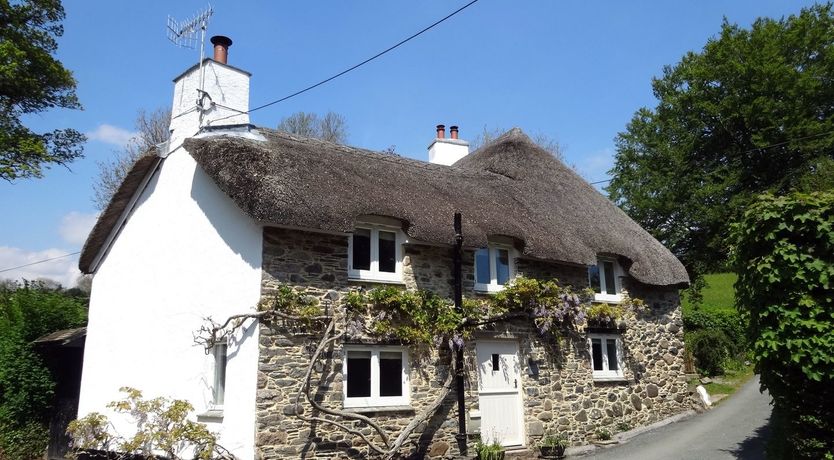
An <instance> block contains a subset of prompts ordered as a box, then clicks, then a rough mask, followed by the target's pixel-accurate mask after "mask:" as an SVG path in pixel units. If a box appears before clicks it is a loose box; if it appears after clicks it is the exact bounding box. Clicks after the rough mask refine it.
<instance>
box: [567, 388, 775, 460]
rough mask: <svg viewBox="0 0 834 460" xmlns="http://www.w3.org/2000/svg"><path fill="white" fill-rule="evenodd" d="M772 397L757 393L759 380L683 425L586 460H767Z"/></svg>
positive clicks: (596, 454) (599, 450)
mask: <svg viewBox="0 0 834 460" xmlns="http://www.w3.org/2000/svg"><path fill="white" fill-rule="evenodd" d="M769 419H770V396H769V395H768V394H767V393H764V394H762V393H759V378H758V376H756V377H754V378H753V379H751V380H750V381H749V382H748V383H747V384H745V385H744V386H743V387H742V388H740V389H739V390H738V391H737V392H736V393H735V394H734V395H733V396H731V397H729V398H727V399H725V400H724V401H722V403H721V404H720V405H719V406H717V407H716V408H714V409H712V410H710V411H709V412H706V413H704V414H700V415H697V416H694V417H690V418H688V419H686V420H683V421H681V422H677V423H672V424H670V425H666V426H663V427H661V428H658V429H657V430H654V431H650V432H648V433H645V434H642V435H639V436H636V437H634V438H631V440H629V441H628V442H627V443H625V444H621V445H617V446H614V447H610V448H607V449H597V450H596V451H594V452H593V453H589V454H587V455H584V456H582V457H579V458H582V459H583V460H584V459H588V460H607V459H612V460H613V459H618V460H626V459H635V460H637V459H640V460H655V459H656V460H667V459H681V460H718V459H721V460H724V459H744V460H754V459H756V460H758V459H763V458H765V455H764V446H765V444H766V443H767V438H768V435H769V428H768V420H769Z"/></svg>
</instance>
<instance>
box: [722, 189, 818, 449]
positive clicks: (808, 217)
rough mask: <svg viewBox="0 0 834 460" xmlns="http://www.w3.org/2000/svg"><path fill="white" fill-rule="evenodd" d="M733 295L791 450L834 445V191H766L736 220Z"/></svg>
mask: <svg viewBox="0 0 834 460" xmlns="http://www.w3.org/2000/svg"><path fill="white" fill-rule="evenodd" d="M733 238H734V241H735V245H736V246H735V252H734V261H735V264H736V271H737V273H738V276H739V278H738V282H737V283H736V299H737V300H736V301H737V306H738V308H739V310H740V311H741V312H742V314H743V315H744V317H745V318H746V319H747V320H748V325H749V326H748V333H749V337H750V340H751V344H752V353H753V356H754V358H755V360H756V367H757V371H758V372H759V373H760V374H761V382H762V386H763V387H765V388H767V389H768V391H769V392H770V394H771V396H772V397H773V400H774V406H775V409H776V410H777V411H778V414H779V416H780V417H783V420H782V422H783V423H784V426H785V432H784V435H785V436H786V439H787V441H786V442H788V444H789V445H790V446H791V447H790V449H789V450H790V451H791V452H792V455H795V456H796V457H800V458H821V457H822V456H823V453H825V452H834V406H832V404H831V401H832V400H834V354H832V353H831V350H834V193H832V192H825V193H812V194H803V193H794V194H790V195H787V196H782V197H776V196H773V195H767V194H766V195H763V196H761V197H759V199H758V200H757V201H756V202H755V203H754V204H753V205H752V206H750V208H749V209H748V210H746V211H745V212H744V215H743V217H742V219H741V220H740V221H739V222H738V223H736V224H735V225H734V226H733Z"/></svg>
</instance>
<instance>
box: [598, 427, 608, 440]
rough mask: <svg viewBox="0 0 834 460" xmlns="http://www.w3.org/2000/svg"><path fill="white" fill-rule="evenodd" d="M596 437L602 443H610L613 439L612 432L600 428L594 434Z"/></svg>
mask: <svg viewBox="0 0 834 460" xmlns="http://www.w3.org/2000/svg"><path fill="white" fill-rule="evenodd" d="M594 436H596V438H597V439H598V440H600V441H608V440H610V439H611V432H610V431H608V430H606V429H605V428H599V429H597V430H596V431H595V432H594Z"/></svg>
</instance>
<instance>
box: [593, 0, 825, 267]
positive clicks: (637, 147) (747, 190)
mask: <svg viewBox="0 0 834 460" xmlns="http://www.w3.org/2000/svg"><path fill="white" fill-rule="evenodd" d="M832 43H834V14H832V6H831V5H830V4H826V5H814V6H811V7H809V8H806V9H803V10H802V11H801V12H800V13H799V14H798V15H794V16H789V17H787V18H783V19H779V20H774V19H767V18H760V19H758V20H756V21H755V22H754V23H753V24H752V26H751V28H750V29H744V28H742V27H739V26H738V25H734V24H730V23H728V22H726V21H725V22H724V23H723V24H722V26H721V30H720V33H719V34H718V35H717V36H715V37H713V38H711V39H709V40H708V41H707V43H706V45H705V46H704V48H703V49H702V50H701V51H700V52H689V53H687V54H686V55H685V56H683V58H682V59H681V60H680V62H678V63H677V64H675V65H674V66H668V67H665V68H664V70H663V75H662V76H660V77H658V78H655V79H654V80H653V81H652V88H653V91H654V95H655V97H656V98H657V99H658V103H657V106H656V107H655V108H653V109H649V108H641V109H639V110H638V111H637V112H636V113H635V115H634V117H633V118H632V119H631V121H630V123H629V124H628V126H627V128H626V130H625V131H624V132H622V133H620V134H619V135H618V137H617V140H616V148H617V154H616V159H615V165H614V167H613V168H612V170H611V174H612V175H613V176H614V177H613V179H612V181H611V183H610V185H609V186H608V192H609V194H610V197H611V199H612V200H614V201H615V202H616V203H617V204H618V205H620V206H621V207H622V209H623V210H624V211H625V212H626V213H628V214H629V215H630V216H631V217H632V218H634V219H635V220H636V221H637V222H638V223H640V224H641V225H642V226H643V227H644V228H646V229H648V230H649V231H650V232H652V233H653V235H654V236H655V237H656V238H658V239H659V240H660V241H661V242H662V243H664V244H665V245H666V247H668V248H670V249H671V250H672V252H673V253H675V254H676V255H678V256H680V257H682V260H683V261H684V263H685V265H686V266H687V268H688V269H690V272H695V271H714V270H717V269H721V268H723V267H724V265H725V261H726V256H727V254H728V252H729V251H728V249H729V241H728V235H729V222H731V221H733V220H734V218H736V217H738V213H739V210H741V209H743V208H744V206H745V205H747V204H748V203H750V202H751V201H752V199H753V197H754V196H755V195H756V194H759V193H762V192H767V191H770V192H774V193H784V192H786V191H789V190H793V189H796V188H797V187H807V186H819V185H821V186H830V184H831V181H830V180H827V179H825V180H823V177H829V174H830V172H831V168H830V167H829V166H826V165H830V159H831V158H832V151H834V136H832V135H830V133H831V132H832V131H834V105H832V104H830V103H829V101H830V100H831V99H832V98H833V97H834V79H831V78H829V77H830V75H832V74H834V53H832V51H834V49H832V46H834V45H832ZM817 179H819V180H817ZM802 184H811V185H802ZM825 184H828V185H825Z"/></svg>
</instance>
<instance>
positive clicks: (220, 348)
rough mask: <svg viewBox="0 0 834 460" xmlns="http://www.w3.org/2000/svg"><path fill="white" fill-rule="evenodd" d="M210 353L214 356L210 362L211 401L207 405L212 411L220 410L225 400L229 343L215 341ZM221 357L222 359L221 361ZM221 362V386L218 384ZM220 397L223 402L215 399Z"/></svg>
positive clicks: (227, 380)
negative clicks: (211, 376)
mask: <svg viewBox="0 0 834 460" xmlns="http://www.w3.org/2000/svg"><path fill="white" fill-rule="evenodd" d="M211 355H212V357H213V358H214V359H213V362H212V375H213V378H212V386H211V403H210V404H209V407H210V408H211V410H214V411H222V410H223V406H224V404H225V402H226V384H227V383H228V382H229V379H228V375H227V371H228V369H229V345H228V343H227V342H226V341H222V342H218V343H216V344H215V345H214V346H213V347H212V349H211ZM221 358H222V361H221ZM221 362H222V363H223V368H222V380H223V386H222V388H221V387H219V386H218V381H219V380H220V379H221V368H220V364H221ZM221 398H222V401H223V402H220V403H218V402H217V401H218V400H219V399H221Z"/></svg>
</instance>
